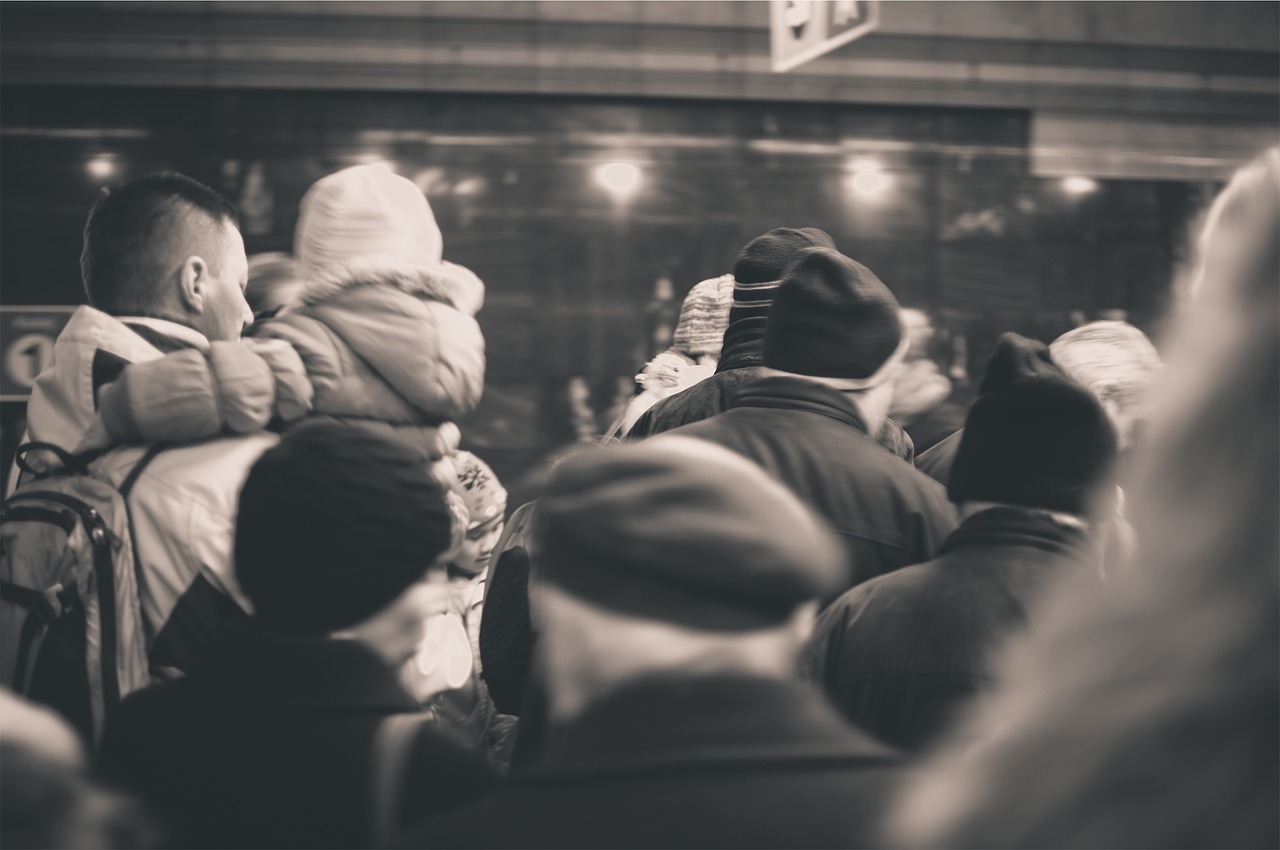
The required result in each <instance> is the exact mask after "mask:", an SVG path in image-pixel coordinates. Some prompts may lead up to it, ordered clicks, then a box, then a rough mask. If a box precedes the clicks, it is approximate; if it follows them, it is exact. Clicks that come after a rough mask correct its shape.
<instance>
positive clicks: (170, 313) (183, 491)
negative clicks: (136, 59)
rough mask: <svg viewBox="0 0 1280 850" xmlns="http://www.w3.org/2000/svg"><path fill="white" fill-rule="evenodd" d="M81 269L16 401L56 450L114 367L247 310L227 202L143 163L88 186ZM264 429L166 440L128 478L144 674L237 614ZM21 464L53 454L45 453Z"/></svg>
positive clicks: (217, 331)
mask: <svg viewBox="0 0 1280 850" xmlns="http://www.w3.org/2000/svg"><path fill="white" fill-rule="evenodd" d="M81 273H82V277H83V279H84V286H85V292H86V294H87V295H88V300H89V306H83V307H80V308H78V309H77V310H76V311H75V312H74V313H73V314H72V316H71V319H70V321H69V322H68V323H67V325H66V327H65V328H64V329H63V331H62V333H61V334H60V335H59V336H58V339H57V341H56V342H55V344H54V349H53V359H52V360H51V361H50V363H49V365H48V366H47V367H46V369H45V370H44V371H43V372H42V373H41V374H40V376H39V377H38V378H37V379H36V381H35V385H34V386H33V387H32V390H31V400H30V401H29V402H28V404H27V428H28V430H27V441H36V442H46V443H53V444H55V445H57V446H60V447H61V448H63V449H65V450H67V451H74V450H75V449H76V448H77V447H78V446H79V445H80V444H81V443H82V441H84V440H85V438H86V436H87V435H89V434H90V432H91V430H92V429H95V428H101V423H100V422H98V421H97V420H98V407H99V394H100V392H102V391H104V388H106V387H108V386H109V385H110V384H111V382H112V381H114V380H115V379H116V378H117V377H118V376H119V374H120V372H121V371H122V370H123V369H124V367H125V366H126V365H128V364H130V363H137V362H141V361H146V360H153V359H156V358H159V357H161V356H162V355H164V354H166V353H169V352H174V351H181V350H192V351H193V352H203V351H204V350H206V349H208V348H209V345H210V342H215V341H229V340H235V339H238V338H239V337H240V334H241V332H242V331H243V330H244V328H245V327H246V325H247V324H248V323H249V322H250V321H251V320H252V315H251V314H250V312H249V306H248V304H247V303H246V302H245V299H244V291H243V290H244V286H245V284H246V280H247V273H248V265H247V261H246V259H245V252H244V241H243V240H242V239H241V236H240V231H239V228H238V225H237V220H236V214H235V210H234V208H232V207H231V205H230V204H228V203H227V202H226V201H225V200H224V199H223V198H222V197H221V196H219V195H218V194H217V193H216V192H214V191H213V190H212V189H210V188H208V187H207V186H204V185H202V184H200V183H198V182H196V181H195V180H192V179H191V178H189V177H185V176H183V175H181V174H175V173H160V174H150V175H147V176H145V177H140V178H138V179H137V180H134V181H132V182H130V183H127V184H125V185H123V186H121V187H119V188H117V189H115V190H113V191H111V192H110V193H108V194H105V195H103V196H102V197H100V198H99V199H98V201H97V203H95V204H94V207H93V209H92V211H91V212H90V214H89V220H88V222H87V224H86V225H85V230H84V252H83V255H82V257H81ZM276 439H277V438H276V437H275V436H273V435H270V434H266V433H257V434H250V435H247V436H242V437H230V438H225V439H215V440H210V441H206V442H203V443H199V444H194V445H185V446H181V447H174V448H171V449H167V450H165V451H161V452H159V453H158V454H157V455H156V456H155V457H154V459H152V460H150V462H149V463H148V464H147V465H146V467H145V469H144V471H143V472H142V474H141V476H140V477H139V478H138V480H137V484H136V486H135V487H134V489H133V491H132V493H131V495H130V499H129V506H130V515H131V517H132V523H133V530H134V534H135V546H136V550H135V551H136V552H137V557H138V561H139V566H140V588H139V591H140V594H141V599H142V611H143V615H144V618H145V622H146V625H147V627H148V644H149V647H150V661H151V665H152V670H153V672H155V673H157V674H163V672H164V671H165V670H170V671H171V670H178V671H185V670H186V669H188V667H189V666H190V665H191V664H192V663H193V662H194V660H195V659H196V658H197V657H198V656H199V655H200V654H201V652H202V651H203V649H204V648H205V647H206V646H207V645H208V644H209V643H210V641H211V640H212V638H213V636H214V634H215V633H216V631H217V630H218V629H219V628H220V626H221V624H223V623H224V622H225V621H226V620H228V619H230V618H238V617H243V616H244V610H245V609H246V607H247V603H245V602H244V601H243V597H242V596H240V594H239V592H238V590H237V587H236V583H235V580H234V577H233V576H232V575H231V534H232V525H233V518H234V516H235V502H236V494H237V493H238V492H239V489H240V485H241V484H242V483H243V481H244V477H245V474H246V473H247V472H248V469H249V466H250V465H251V464H252V463H253V462H254V461H255V460H256V459H257V458H258V456H259V455H260V454H262V452H263V451H265V450H266V449H267V448H269V447H270V446H272V445H274V444H275V443H276ZM24 442H25V441H24ZM144 451H145V449H144V448H142V447H126V448H120V449H117V450H116V451H113V452H110V453H109V454H107V455H106V456H105V457H104V458H102V459H101V460H99V461H98V462H97V464H96V466H97V469H98V471H99V472H100V473H101V474H104V475H106V476H107V477H108V478H110V479H111V480H112V481H114V482H116V483H117V484H118V483H120V482H121V481H122V480H123V479H124V478H125V476H127V475H128V474H129V472H130V471H131V470H132V469H133V468H134V466H135V465H136V464H138V462H139V461H140V459H141V458H142V456H143V454H144ZM28 462H29V463H30V464H31V465H32V466H33V467H36V468H46V469H47V468H51V467H53V466H55V465H56V460H55V459H54V458H52V456H49V455H47V454H46V453H45V452H36V453H33V454H32V455H29V456H28Z"/></svg>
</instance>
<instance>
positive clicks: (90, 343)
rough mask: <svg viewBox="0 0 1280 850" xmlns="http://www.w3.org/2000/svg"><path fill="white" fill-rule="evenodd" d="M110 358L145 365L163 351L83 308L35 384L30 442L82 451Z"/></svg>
mask: <svg viewBox="0 0 1280 850" xmlns="http://www.w3.org/2000/svg"><path fill="white" fill-rule="evenodd" d="M104 356H106V357H110V358H113V359H116V360H122V361H124V362H126V363H140V362H143V361H146V360H155V359H157V358H159V357H162V356H163V352H161V351H160V350H159V349H157V348H156V347H155V346H153V345H152V344H151V343H149V342H147V341H146V340H145V339H143V338H142V337H141V336H139V335H138V334H136V333H134V332H133V331H132V330H130V329H129V328H128V327H127V326H126V325H125V324H124V323H122V322H121V321H120V320H119V319H116V318H114V317H112V316H108V315H107V314H106V313H103V312H102V311H101V310H96V309H94V308H93V307H87V306H84V307H79V308H77V309H76V311H75V312H74V313H72V314H71V319H70V320H69V321H68V322H67V324H66V326H65V327H64V328H63V329H62V333H60V334H59V335H58V339H57V340H56V341H55V342H54V345H53V359H52V360H51V361H50V362H49V364H48V366H46V367H45V370H44V371H43V372H41V373H40V376H39V377H38V378H36V381H35V384H34V385H33V386H32V387H31V399H30V401H28V402H27V439H28V440H30V441H37V442H44V443H53V444H55V445H58V446H61V447H62V448H64V449H66V450H67V451H74V450H75V449H76V447H77V446H78V445H79V444H80V442H81V441H82V440H83V439H84V437H85V435H86V434H87V433H88V432H89V429H90V427H91V426H92V425H93V424H94V423H95V422H96V421H97V401H96V398H95V388H94V376H93V369H94V362H95V360H97V359H99V358H100V357H104ZM32 460H33V461H36V458H32Z"/></svg>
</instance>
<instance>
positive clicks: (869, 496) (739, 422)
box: [670, 377, 956, 602]
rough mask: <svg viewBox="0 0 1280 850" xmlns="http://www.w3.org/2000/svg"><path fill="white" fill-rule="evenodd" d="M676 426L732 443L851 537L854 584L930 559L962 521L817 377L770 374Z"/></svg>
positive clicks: (939, 492)
mask: <svg viewBox="0 0 1280 850" xmlns="http://www.w3.org/2000/svg"><path fill="white" fill-rule="evenodd" d="M670 433H671V434H673V435H681V436H686V437H697V438H699V439H703V440H709V441H711V442H713V443H717V444H719V445H722V446H725V447H726V448H729V449H733V450H734V451H736V452H738V453H739V454H742V455H745V456H747V457H749V458H751V459H752V460H754V461H756V462H757V463H759V464H760V465H761V466H763V467H764V469H765V470H766V471H767V472H769V473H771V474H772V475H773V476H774V477H775V478H777V479H778V480H779V481H781V482H782V483H784V484H786V485H787V486H789V487H790V488H791V489H792V490H793V491H795V493H796V494H797V495H799V496H800V498H801V499H803V500H805V501H806V502H808V503H809V505H810V506H811V507H813V508H814V509H815V510H816V511H817V512H818V513H819V514H820V515H822V516H823V517H825V518H826V519H827V521H828V522H829V523H830V525H831V527H832V529H833V530H834V531H836V532H837V533H838V534H839V535H840V537H841V538H842V539H843V540H844V542H845V544H846V546H847V548H848V551H849V556H850V565H851V568H852V573H853V579H852V581H851V584H850V586H852V585H854V584H858V583H861V582H864V581H866V580H868V579H871V578H875V577H876V576H878V575H882V574H884V573H887V572H890V571H892V570H896V569H898V568H899V567H905V566H907V565H908V564H918V563H920V562H921V561H926V560H928V559H929V558H932V557H933V555H934V553H935V552H936V551H937V549H938V547H939V546H941V545H942V541H943V540H944V539H945V538H946V536H947V535H948V534H949V533H951V531H952V530H953V529H954V528H955V526H956V515H955V509H954V508H953V507H952V505H951V503H950V502H948V501H947V496H946V493H945V492H944V490H943V489H942V487H940V486H939V485H938V483H937V482H936V481H933V480H931V479H929V478H928V477H927V476H925V475H922V474H921V473H920V472H918V471H916V469H915V468H914V467H912V466H911V465H910V464H908V463H904V462H903V461H901V460H899V459H898V458H896V457H894V456H893V455H892V454H890V453H889V452H886V451H885V450H884V449H883V448H882V447H881V446H880V445H879V444H877V443H876V441H875V440H872V439H871V438H870V437H868V436H867V428H866V425H864V424H863V421H862V417H861V415H860V414H859V413H858V411H857V409H856V408H855V407H854V406H853V402H852V401H850V400H849V399H848V398H846V397H845V396H844V395H843V394H841V393H840V392H838V391H836V390H834V389H831V388H830V387H826V386H823V385H822V384H818V383H815V382H813V381H806V380H802V379H800V378H789V377H771V378H763V379H761V380H759V381H756V382H755V383H753V384H750V385H748V386H746V387H744V388H743V389H742V390H741V391H740V392H739V393H738V395H737V397H736V398H735V400H734V402H733V407H732V408H731V409H730V410H727V411H725V412H724V413H721V414H720V415H718V416H715V417H712V418H711V419H707V420H704V421H702V422H696V423H694V424H692V425H686V426H684V427H683V428H677V429H676V430H674V431H671V432H670ZM833 598H834V597H833ZM824 601H827V602H829V601H831V600H830V599H828V600H824Z"/></svg>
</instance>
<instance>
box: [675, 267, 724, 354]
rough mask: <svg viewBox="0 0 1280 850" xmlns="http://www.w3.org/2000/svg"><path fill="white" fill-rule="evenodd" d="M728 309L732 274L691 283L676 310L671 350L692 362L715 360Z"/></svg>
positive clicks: (718, 351)
mask: <svg viewBox="0 0 1280 850" xmlns="http://www.w3.org/2000/svg"><path fill="white" fill-rule="evenodd" d="M732 306H733V275H728V274H726V275H721V276H720V277H713V278H710V279H708V280H704V281H701V282H699V283H695V284H694V285H693V288H692V289H690V290H689V294H688V295H686V296H685V299H684V304H683V306H681V308H680V319H679V321H677V322H676V330H675V334H674V335H673V336H672V339H671V347H672V348H674V349H675V350H676V351H678V352H680V353H682V354H686V355H688V356H689V357H690V358H692V359H694V360H709V361H712V362H714V361H715V360H717V359H718V358H719V357H720V347H721V345H722V343H723V342H724V332H725V328H727V327H728V326H729V309H730V308H731V307H732Z"/></svg>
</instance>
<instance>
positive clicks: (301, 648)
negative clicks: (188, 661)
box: [189, 620, 418, 712]
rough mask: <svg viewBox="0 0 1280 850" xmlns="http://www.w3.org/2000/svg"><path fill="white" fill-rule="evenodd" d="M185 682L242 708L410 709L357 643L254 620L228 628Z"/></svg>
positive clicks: (384, 670)
mask: <svg viewBox="0 0 1280 850" xmlns="http://www.w3.org/2000/svg"><path fill="white" fill-rule="evenodd" d="M189 679H190V680H191V682H192V684H193V685H194V686H197V687H199V688H202V689H205V690H208V691H214V692H216V693H218V694H219V696H221V697H223V698H226V699H230V700H234V701H236V702H240V703H243V704H248V705H255V704H256V705H262V706H270V707H274V708H287V709H291V710H298V711H316V712H330V711H334V710H347V711H353V710H354V711H384V712H390V711H395V712H400V711H414V710H417V708H418V705H417V703H416V702H415V701H414V699H413V697H412V696H411V695H410V694H409V692H408V691H406V690H405V689H404V688H403V687H402V686H401V684H400V682H399V680H398V679H397V678H396V676H395V674H394V673H392V671H391V670H390V669H388V667H387V665H386V663H385V662H384V661H383V660H382V659H381V658H380V657H379V656H378V655H377V654H375V653H374V652H373V650H371V649H369V648H368V647H366V646H365V645H364V644H362V643H359V642H358V641H354V640H339V639H336V638H329V637H317V636H311V635H298V634H291V633H287V632H281V631H276V630H274V629H272V628H270V627H269V626H266V625H264V624H262V623H261V622H259V621H255V620H250V621H249V622H247V623H232V624H228V625H227V627H226V630H225V632H224V634H223V636H222V640H221V641H220V642H219V643H218V645H217V646H216V647H215V648H214V649H212V650H211V651H210V654H209V656H208V657H207V658H206V659H205V660H204V662H203V663H202V664H200V666H198V667H197V668H196V669H194V670H193V671H192V672H191V675H190V676H189Z"/></svg>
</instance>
